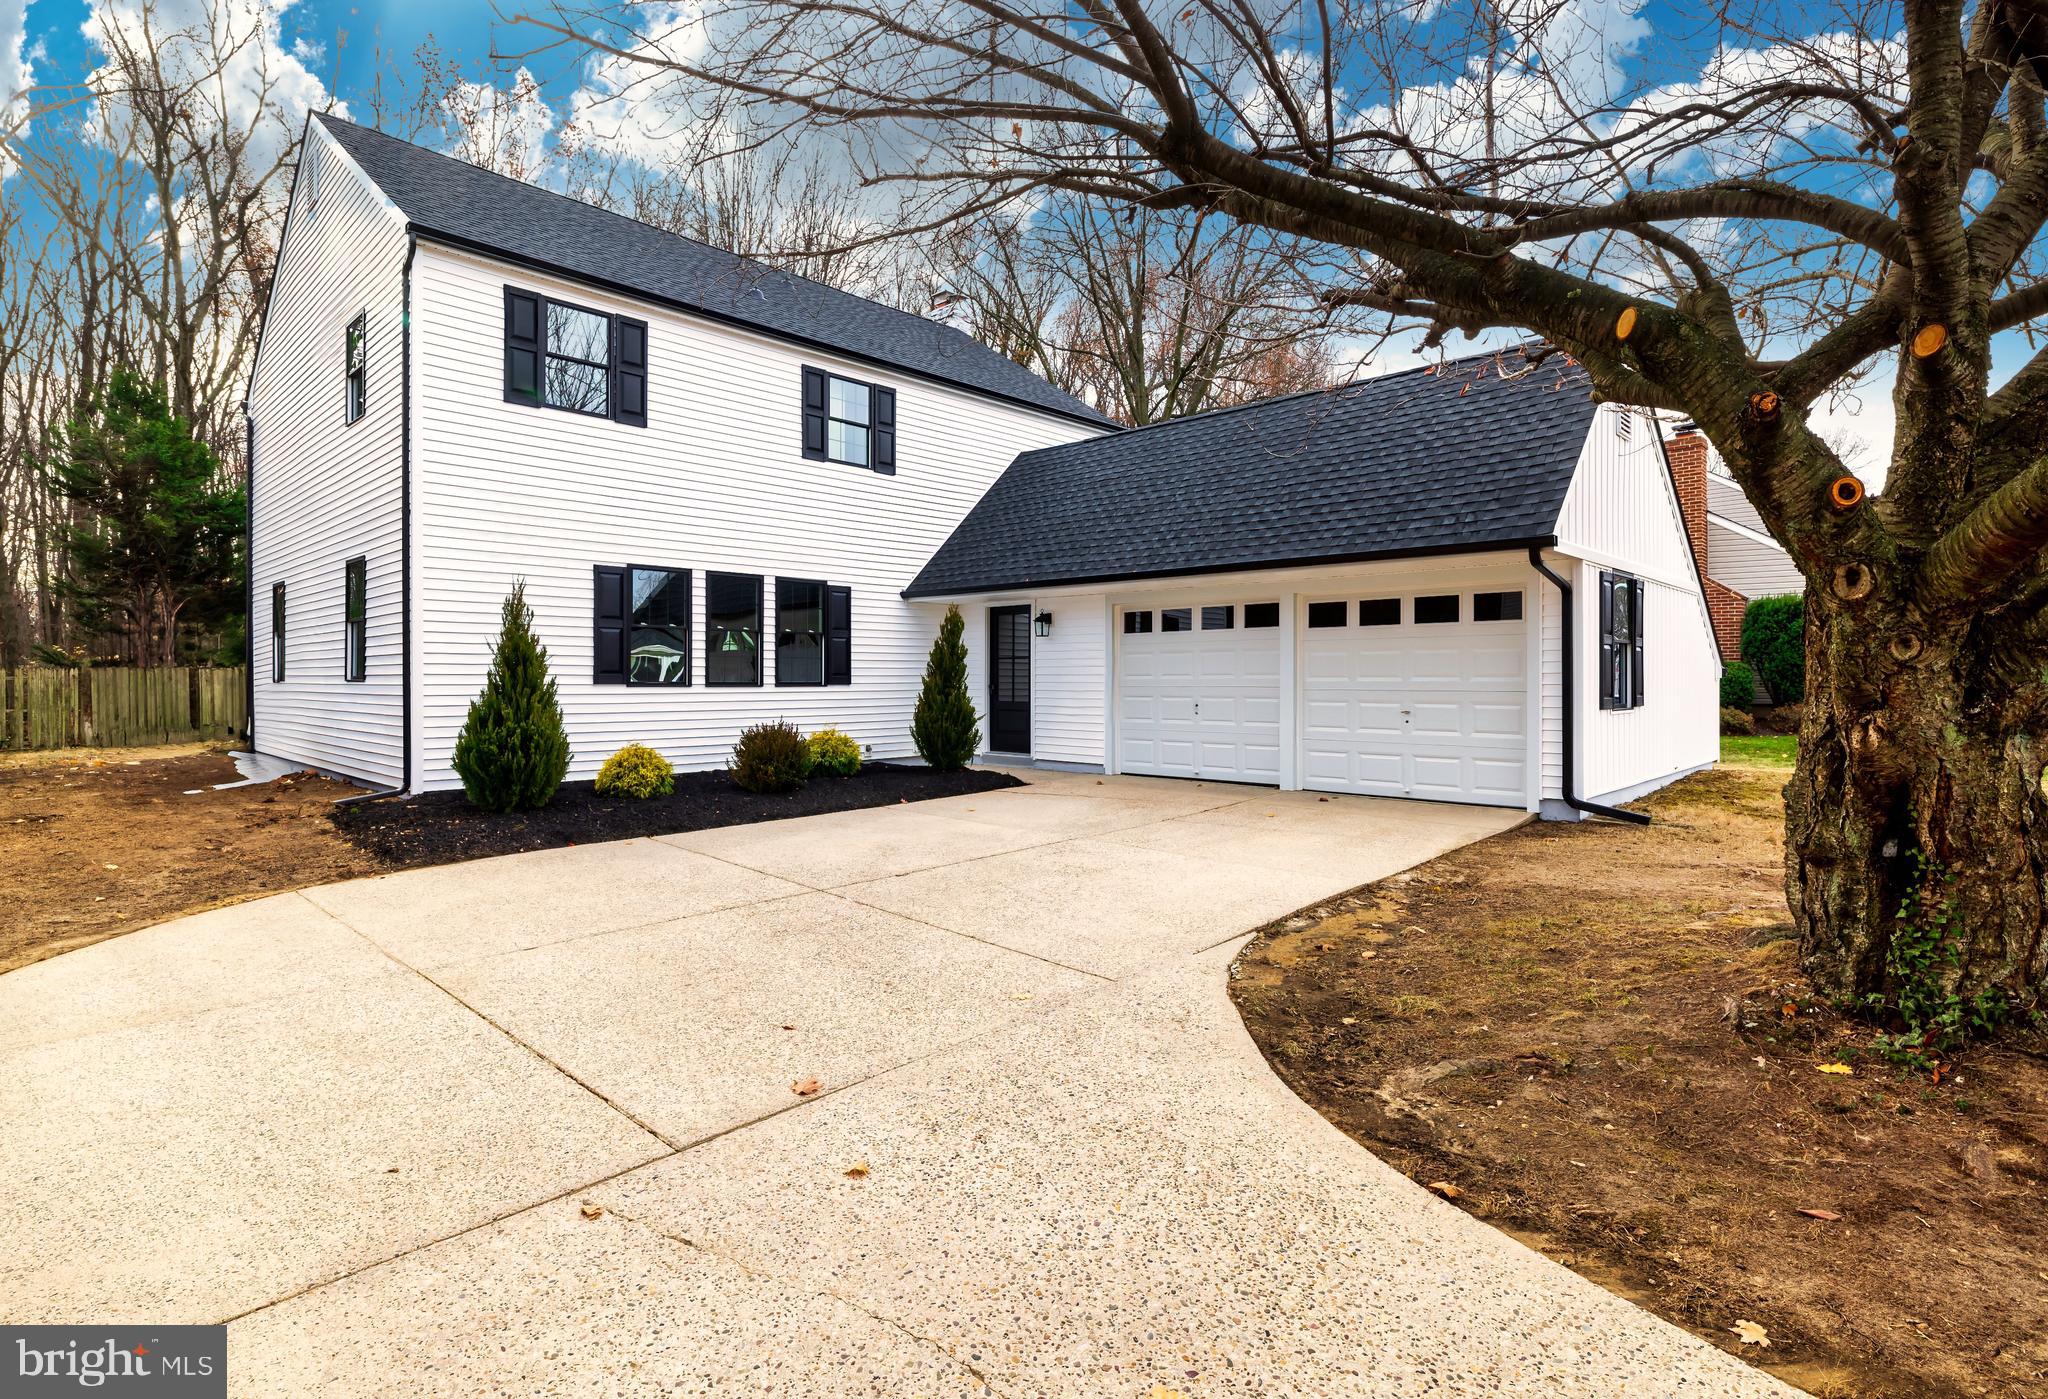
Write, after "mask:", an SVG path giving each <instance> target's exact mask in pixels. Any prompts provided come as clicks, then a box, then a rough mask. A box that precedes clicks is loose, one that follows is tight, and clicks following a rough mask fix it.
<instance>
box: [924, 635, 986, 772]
mask: <svg viewBox="0 0 2048 1399" xmlns="http://www.w3.org/2000/svg"><path fill="white" fill-rule="evenodd" d="M965 631H966V624H965V623H964V622H962V621H961V620H960V609H959V608H957V607H949V608H947V609H946V619H945V621H943V622H941V623H940V624H939V635H938V638H937V640H935V641H933V642H932V654H931V658H930V659H929V660H927V661H926V662H925V666H924V689H923V690H922V691H921V692H920V693H919V694H918V697H917V710H916V712H915V713H914V714H912V716H911V720H910V741H911V742H912V743H914V744H916V745H917V755H918V756H919V757H920V758H923V759H924V760H925V761H926V762H927V763H929V764H931V766H933V767H935V768H937V769H938V770H939V771H941V772H955V771H958V770H959V769H961V768H964V767H966V766H967V765H968V764H969V763H971V762H973V761H974V754H975V750H977V749H978V748H980V747H981V725H980V723H979V722H978V721H977V719H976V716H975V713H974V702H973V701H972V700H970V699H969V698H968V697H967V642H966V641H965V640H964V635H963V634H964V633H965Z"/></svg>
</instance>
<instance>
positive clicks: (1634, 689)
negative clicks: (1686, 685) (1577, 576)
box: [1600, 573, 1643, 709]
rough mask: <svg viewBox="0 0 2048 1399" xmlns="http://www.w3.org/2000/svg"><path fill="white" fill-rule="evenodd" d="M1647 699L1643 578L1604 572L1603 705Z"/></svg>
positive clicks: (1621, 706) (1626, 706)
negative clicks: (1644, 657) (1644, 693)
mask: <svg viewBox="0 0 2048 1399" xmlns="http://www.w3.org/2000/svg"><path fill="white" fill-rule="evenodd" d="M1642 702H1643V580H1642V579H1640V578H1632V577H1630V576H1629V575H1628V574H1626V573H1602V574H1601V575H1600V707H1601V708H1602V709H1635V708H1637V707H1639V706H1640V705H1641V704H1642Z"/></svg>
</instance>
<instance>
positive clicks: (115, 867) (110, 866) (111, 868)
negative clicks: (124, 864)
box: [104, 865, 121, 870]
mask: <svg viewBox="0 0 2048 1399" xmlns="http://www.w3.org/2000/svg"><path fill="white" fill-rule="evenodd" d="M104 868H106V869H110V870H117V869H119V868H121V867H120V866H119V865H107V866H105V867H104Z"/></svg>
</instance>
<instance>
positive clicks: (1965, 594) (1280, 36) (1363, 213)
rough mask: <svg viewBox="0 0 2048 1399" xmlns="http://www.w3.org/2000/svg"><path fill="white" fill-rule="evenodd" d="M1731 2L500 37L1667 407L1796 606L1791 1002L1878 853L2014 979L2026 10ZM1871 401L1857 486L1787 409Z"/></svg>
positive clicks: (792, 1)
mask: <svg viewBox="0 0 2048 1399" xmlns="http://www.w3.org/2000/svg"><path fill="white" fill-rule="evenodd" d="M1741 3H1742V0H1738V3H1736V4H1730V5H1719V6H1714V7H1712V8H1707V7H1705V6H1694V7H1689V8H1683V7H1682V8H1676V9H1672V10H1664V11H1658V12H1652V13H1651V14H1649V15H1644V14H1639V13H1638V12H1637V10H1636V9H1635V7H1634V6H1632V5H1630V4H1628V3H1626V0H1624V3H1621V4H1613V3H1609V4H1595V3H1591V0H1513V2H1512V3H1500V2H1499V0H1448V3H1444V4H1419V5H1379V4H1375V3H1369V0H1185V3H1183V0H1176V3H1174V4H1173V5H1170V6H1169V5H1145V4H1140V3H1137V0H1073V3H1061V4H1031V3H1019V0H896V2H895V3H891V4H888V5H882V6H868V5H864V4H855V3H850V0H711V3H708V4H705V5H701V6H694V7H676V6H671V5H667V4H662V5H644V6H642V5H623V6H617V5H615V6H610V7H607V8H604V9H601V10H577V9H558V10H555V11H552V12H550V13H548V14H547V15H545V16H541V17H537V18H535V19H534V20H533V21H532V22H534V23H537V24H539V25H541V26H542V27H543V28H548V29H552V30H553V32H554V34H555V35H556V36H557V39H558V41H560V42H564V43H569V44H574V45H580V46H583V47H585V48H587V49H589V50H591V51H594V52H596V53H598V54H601V55H602V56H603V58H604V61H605V62H607V63H622V62H623V63H633V64H638V65H641V66H642V68H643V70H644V72H645V74H646V76H647V79H648V81H649V83H650V84H655V83H661V82H667V83H670V84H672V85H673V86H674V88H675V90H676V93H677V98H676V100H677V101H678V102H679V103H680V104H682V105H683V106H684V107H685V108H689V109H691V110H692V111H693V113H694V115H695V116H696V117H697V118H698V119H699V120H701V121H703V122H705V123H724V124H726V125H727V126H728V127H730V128H731V129H733V130H735V131H744V132H746V133H748V139H761V136H760V133H762V132H764V131H775V132H779V133H781V134H783V135H785V136H792V137H794V138H796V139H802V140H812V141H815V140H818V139H820V138H821V137H824V136H833V137H838V138H843V139H844V140H845V142H846V145H847V149H848V150H849V151H850V152H851V154H852V156H853V158H854V159H855V160H856V161H857V162H858V163H859V165H860V168H861V169H862V171H863V173H864V174H865V175H866V176H867V177H868V178H872V179H885V180H888V179H893V180H901V181H905V182H907V183H908V184H910V185H911V186H912V187H913V188H915V189H917V190H919V191H920V192H921V194H922V198H923V206H924V209H925V222H927V223H928V224H929V225H930V226H932V227H943V226H953V225H956V224H958V223H959V222H960V221H962V220H966V219H971V218H977V217H985V216H986V214H987V212H988V211H989V210H990V209H991V208H994V207H997V206H1001V205H1003V204H1006V203H1014V202H1015V201H1019V200H1032V199H1038V198H1042V197H1044V195H1045V193H1046V192H1047V191H1070V192H1075V193H1083V194H1089V195H1093V196H1096V197H1099V198H1102V199H1107V200H1111V201H1119V202H1123V203H1126V204H1131V205H1143V206H1147V207H1151V208H1165V207H1180V208H1191V209H1201V210H1208V211H1214V212H1217V213H1220V214H1223V215H1226V216H1228V217H1229V218H1232V219H1235V220H1237V221H1239V222H1241V223H1244V224H1247V225H1252V226H1257V227H1260V228H1263V229H1267V230H1271V231H1273V232H1275V233H1277V234H1280V235H1284V236H1287V237H1291V238H1294V239H1297V240H1300V241H1301V242H1302V243H1303V244H1304V245H1309V246H1317V247H1320V248H1322V249H1324V250H1325V251H1326V252H1327V253H1328V254H1329V255H1330V256H1329V266H1328V269H1327V272H1328V279H1329V280H1328V286H1329V292H1330V295H1331V296H1332V298H1333V300H1338V301H1344V302H1349V303H1352V304H1362V305H1367V306H1371V307H1374V308H1378V309H1380V310H1382V311H1384V312H1386V313H1387V314H1389V315H1391V316H1397V317H1400V318H1404V319H1407V320H1411V321H1413V322H1416V323H1418V324H1421V325H1424V326H1427V327H1429V328H1430V329H1431V332H1432V333H1433V334H1435V335H1438V336H1441V335H1442V334H1445V333H1448V332H1451V331H1466V332H1480V331H1484V330H1486V329H1488V328H1492V327H1513V328H1518V329H1520V330H1522V331H1526V332H1530V333H1533V334H1534V335H1536V336H1539V337H1541V338H1542V339H1543V340H1545V341H1547V342H1549V343H1550V344H1551V345H1552V346H1554V347H1557V349H1558V350H1559V351H1560V352H1562V353H1568V354H1570V355H1572V356H1573V357H1575V358H1576V359H1577V360H1579V361H1580V362H1581V363H1583V364H1584V365H1585V366H1586V367H1587V369H1588V370H1589V371H1590V372H1591V374H1592V377H1593V381H1594V383H1595V384H1596V386H1597V390H1598V392H1599V393H1600V394H1601V395H1602V396H1604V397H1606V398H1608V399H1611V400H1615V401H1618V402H1623V403H1629V404H1636V405H1641V406H1643V407H1646V408H1650V409H1658V410H1669V411H1672V412H1676V413H1682V414H1685V415H1687V416H1689V417H1691V418H1692V419H1693V420H1695V421H1696V422H1698V423H1699V424H1700V425H1701V427H1702V428H1703V429H1704V430H1705V431H1706V433H1707V435H1708V437H1709V438H1710V439H1711V440H1712V442H1713V443H1714V445H1715V446H1716V447H1717V448H1718V449H1719V451H1720V453H1721V455H1722V456H1723V457H1724V458H1725V459H1726V461H1727V463H1728V465H1729V467H1730V468H1731V469H1732V471H1733V473H1734V475H1735V477H1736V479H1737V480H1738V481H1739V482H1740V483H1741V484H1742V487H1743V489H1744V490H1745V491H1746V492H1747V494H1748V495H1749V497H1750V499H1751V500H1752V501H1753V502H1754V503H1755V505H1756V507H1757V509H1758V511H1759V512H1760V513H1761V515H1762V516H1763V518H1764V520H1765V522H1766V523H1767V524H1768V526H1769V528H1770V530H1771V532H1772V533H1773V535H1775V536H1776V538H1777V539H1778V540H1779V541H1780V542H1781V543H1783V544H1784V546H1785V547H1786V548H1787V549H1788V550H1789V551H1790V553H1791V556H1792V558H1793V559H1794V560H1795V561H1796V562H1797V564H1798V566H1799V568H1800V569H1801V571H1802V572H1803V573H1804V574H1805V576H1806V578H1807V580H1808V583H1809V598H1810V603H1809V613H1810V615H1809V617H1808V624H1807V638H1808V641H1807V644H1808V660H1807V693H1808V704H1807V706H1806V717H1805V721H1804V727H1803V731H1802V733H1801V736H1800V756H1799V763H1798V769H1797V772H1796V775H1795V777H1794V778H1793V781H1792V783H1791V785H1790V787H1789V789H1788V793H1789V802H1788V812H1787V821H1788V830H1787V835H1788V840H1787V853H1786V876H1787V894H1788V897H1789V901H1790V904H1791V908H1792V911H1793V914H1794V917H1795V918H1796V920H1797V922H1798V926H1799V930H1800V933H1801V937H1802V942H1803V947H1804V953H1805V959H1806V964H1807V967H1808V969H1809V971H1810V973H1811V974H1812V975H1813V976H1814V977H1815V978H1817V980H1818V981H1819V983H1820V984H1821V985H1822V986H1824V987H1826V988H1829V989H1831V990H1834V991H1838V992H1843V993H1851V992H1863V991H1868V990H1871V989H1874V988H1877V987H1879V986H1881V985H1882V983H1883V982H1884V980H1885V978H1886V971H1885V966H1886V953H1887V948H1888V943H1889V939H1890V936H1891V933H1892V929H1893V926H1894V923H1895V918H1896V912H1897V909H1898V907H1899V904H1900V901H1901V899H1902V897H1903V896H1904V894H1905V892H1906V889H1907V886H1908V884H1909V881H1910V879H1911V877H1912V876H1911V874H1910V871H1911V870H1912V869H1913V868H1914V862H1913V860H1912V859H1911V858H1910V857H1911V856H1912V855H1913V854H1915V853H1916V852H1917V853H1922V854H1924V855H1925V856H1927V857H1928V858H1929V859H1931V860H1934V861H1936V862H1938V863H1939V864H1941V865H1942V866H1945V867H1946V869H1947V870H1948V872H1949V873H1950V874H1951V875H1952V876H1953V877H1954V883H1953V885H1952V886H1951V887H1952V894H1951V896H1950V897H1951V899H1952V901H1953V904H1954V910H1953V911H1954V912H1955V913H1956V914H1957V926H1959V927H1960V928H1962V929H1963V930H1964V933H1965V937H1966V940H1967V946H1966V947H1965V948H1963V949H1962V953H1963V960H1962V965H1961V977H1962V982H1963V985H1964V987H1965V988H1966V989H1974V988H1979V987H1987V986H1992V985H2002V986H2004V987H2006V988H2008V989H2011V990H2014V991H2019V992H2022V993H2037V992H2038V991H2039V990H2040V989H2041V988H2042V987H2043V984H2044V982H2048V941H2044V937H2043V929H2044V922H2048V913H2044V909H2048V884H2044V879H2048V874H2044V872H2048V792H2044V787H2048V768H2044V764H2048V665H2044V650H2048V648H2044V639H2048V621H2044V620H2043V616H2042V613H2041V609H2042V607H2043V606H2044V604H2048V568H2044V561H2043V556H2042V550H2043V546H2044V544H2048V456H2044V455H2043V444H2044V441H2048V435H2044V429H2048V352H2044V353H2042V354H2039V355H2031V356H2030V353H2029V351H2030V344H2028V343H2014V341H2015V340H2017V339H2019V338H2020V337H2014V336H2009V335H2008V336H2004V337H2003V338H2002V339H2001V333H2002V332H2008V331H2013V330H2016V329H2025V330H2028V331H2032V330H2034V329H2038V328H2040V326H2041V318H2042V317H2044V316H2048V280H2044V279H2043V278H2042V277H2041V276H2040V275H2039V258H2038V254H2039V252H2040V250H2041V249H2040V244H2041V239H2042V226H2043V222H2044V218H2048V112H2044V104H2043V91H2044V87H2048V0H1979V2H1978V3H1975V4H1970V3H1964V0H1906V3H1904V4H1902V5H1901V4H1880V3H1871V4H1858V3H1855V0H1840V3H1836V4H1820V3H1817V4H1808V5H1784V4H1781V3H1776V0H1770V3H1754V4H1751V5H1750V6H1749V8H1747V9H1744V8H1741ZM1652 21H1654V27H1655V29H1656V32H1655V33H1654V34H1651V33H1650V32H1649V30H1650V29H1651V27H1652ZM691 104H695V105H694V108H692V107H691ZM1994 346H1996V347H1997V348H1998V350H1999V354H2000V360H2001V362H2000V364H1999V366H1998V370H1997V371H1996V372H1994V367H1993V352H1994ZM2015 356H2016V357H2017V360H2018V367H2017V369H2013V368H2012V364H2011V362H2010V361H2011V359H2012V358H2013V357H2015ZM2007 371H2010V372H2007ZM1873 374H1882V375H1886V376H1889V377H1890V379H1891V381H1892V395H1893V405H1894V409H1895V412H1896V416H1897V431H1896V436H1895V446H1894V448H1893V451H1892V456H1891V461H1890V463H1889V472H1888V476H1887V479H1886V482H1885V489H1884V491H1883V494H1882V496H1881V497H1880V498H1862V499H1859V498H1858V496H1859V492H1858V491H1857V490H1856V488H1855V486H1854V484H1853V483H1852V482H1851V483H1845V482H1844V478H1845V477H1846V476H1848V474H1849V473H1848V472H1847V470H1846V469H1845V466H1844V464H1843V461H1842V460H1841V458H1840V457H1839V456H1838V455H1837V453H1836V451H1834V450H1833V449H1831V448H1830V446H1829V444H1828V443H1827V442H1826V441H1825V440H1823V437H1822V436H1821V435H1820V433H1819V432H1817V431H1816V427H1815V424H1814V419H1815V417H1816V415H1817V414H1819V413H1820V412H1821V411H1822V410H1823V409H1824V407H1825V405H1826V404H1827V402H1828V396H1829V395H1830V394H1831V393H1832V392H1834V391H1836V390H1838V389H1839V388H1840V387H1841V386H1843V385H1845V384H1849V383H1853V382H1856V381H1857V380H1858V379H1859V378H1860V377H1862V376H1869V375H1873Z"/></svg>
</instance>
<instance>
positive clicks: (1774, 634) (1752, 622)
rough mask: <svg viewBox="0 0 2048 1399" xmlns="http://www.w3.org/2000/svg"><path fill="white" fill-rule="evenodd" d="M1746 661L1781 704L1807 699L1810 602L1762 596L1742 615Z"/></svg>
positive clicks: (1790, 597) (1798, 598) (1743, 652)
mask: <svg viewBox="0 0 2048 1399" xmlns="http://www.w3.org/2000/svg"><path fill="white" fill-rule="evenodd" d="M1742 659H1743V660H1745V661H1747V662H1748V663H1749V664H1750V666H1751V667H1752V668H1753V669H1754V670H1755V671H1756V676H1757V679H1759V680H1761V681H1763V682H1764V688H1765V689H1766V690H1769V691H1770V692H1771V698H1772V699H1773V700H1775V701H1776V702H1777V703H1779V704H1797V703H1799V701H1801V700H1803V699H1805V698H1806V599H1805V598H1803V597H1795V596H1786V597H1760V598H1757V599H1755V600H1753V601H1752V602H1751V603H1750V604H1749V608H1748V610H1747V611H1745V612H1744V613H1743V614H1742Z"/></svg>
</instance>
